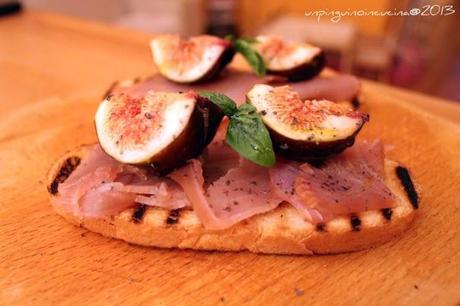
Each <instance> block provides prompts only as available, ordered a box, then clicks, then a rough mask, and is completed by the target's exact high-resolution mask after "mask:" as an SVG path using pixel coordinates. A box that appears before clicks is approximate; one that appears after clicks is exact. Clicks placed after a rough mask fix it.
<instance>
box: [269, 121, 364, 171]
mask: <svg viewBox="0 0 460 306" xmlns="http://www.w3.org/2000/svg"><path fill="white" fill-rule="evenodd" d="M366 121H367V118H366V119H365V120H363V121H362V123H361V125H360V126H359V128H358V129H356V130H355V131H354V132H353V134H351V135H350V136H348V137H345V138H341V139H337V140H333V141H323V142H315V141H308V140H295V139H291V138H288V137H286V136H284V135H281V134H279V133H278V132H276V131H275V130H273V129H272V128H271V127H269V126H267V128H268V131H269V132H270V137H271V139H272V142H273V149H274V150H275V152H276V153H277V154H279V155H280V156H283V157H285V158H287V159H291V160H295V161H300V162H315V161H316V162H317V161H322V160H325V159H326V158H328V157H330V156H332V155H335V154H338V153H340V152H342V151H343V150H345V149H346V148H348V147H351V146H352V145H353V144H354V142H355V138H356V135H358V133H359V132H360V131H361V129H362V127H363V126H364V123H365V122H366Z"/></svg>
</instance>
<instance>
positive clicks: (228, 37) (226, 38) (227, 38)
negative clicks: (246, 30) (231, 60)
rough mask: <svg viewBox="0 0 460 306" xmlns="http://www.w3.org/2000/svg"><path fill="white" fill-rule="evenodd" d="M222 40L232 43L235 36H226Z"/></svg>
mask: <svg viewBox="0 0 460 306" xmlns="http://www.w3.org/2000/svg"><path fill="white" fill-rule="evenodd" d="M224 39H225V40H228V41H231V42H234V41H235V35H233V34H227V35H225V37H224Z"/></svg>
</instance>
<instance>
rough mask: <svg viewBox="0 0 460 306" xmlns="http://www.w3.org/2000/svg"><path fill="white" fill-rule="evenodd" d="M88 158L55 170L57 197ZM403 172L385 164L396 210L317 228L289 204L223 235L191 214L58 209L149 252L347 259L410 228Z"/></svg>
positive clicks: (70, 157) (51, 180)
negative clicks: (81, 213)
mask: <svg viewBox="0 0 460 306" xmlns="http://www.w3.org/2000/svg"><path fill="white" fill-rule="evenodd" d="M85 153H86V148H85V147H80V148H77V149H75V150H73V151H71V152H68V153H67V154H66V155H65V156H63V157H62V158H61V159H59V160H58V161H56V162H55V163H54V164H53V166H52V168H51V170H50V172H49V173H48V179H47V182H48V191H49V192H50V196H51V197H53V196H54V194H53V191H56V190H57V186H56V184H59V183H60V182H62V180H63V179H64V180H65V178H63V176H65V175H67V176H68V174H70V172H71V171H70V172H69V171H68V170H69V167H72V165H75V167H77V166H78V163H76V162H75V161H76V160H79V159H81V158H83V157H84V155H85ZM69 165H70V166H69ZM398 166H399V165H398V164H397V163H396V162H393V161H389V160H386V161H385V172H386V183H387V185H388V187H389V188H390V189H391V190H392V192H393V193H394V194H395V196H396V203H397V204H396V206H395V207H393V208H391V209H390V208H388V209H383V210H375V211H367V212H363V213H358V214H353V215H350V216H341V217H337V218H335V219H333V220H331V221H329V222H327V223H324V224H318V225H316V226H315V225H313V224H312V223H310V222H308V221H306V220H305V219H304V218H303V216H302V215H301V214H300V213H299V212H297V210H296V209H294V208H293V207H292V206H291V205H289V204H288V203H282V204H281V205H280V206H279V207H278V208H276V209H275V210H273V211H270V212H268V213H264V214H261V215H256V216H253V217H251V218H249V219H247V220H244V221H242V222H240V223H238V224H236V225H234V226H232V227H231V228H229V229H226V230H221V231H211V230H206V229H205V228H204V227H203V226H202V224H201V223H200V221H199V219H198V217H197V216H196V214H195V213H194V212H193V210H189V209H182V210H172V211H170V210H167V209H162V208H156V207H147V206H140V207H138V208H135V209H128V210H125V211H123V212H122V213H120V214H119V215H117V216H113V217H110V218H101V219H87V218H83V219H80V218H79V217H77V216H75V215H73V214H71V213H69V212H67V211H65V210H63V209H62V208H60V207H57V206H56V205H53V208H54V209H55V210H56V212H57V213H58V214H60V215H61V216H63V217H64V218H65V219H67V220H68V221H70V222H71V223H73V224H75V225H77V226H81V227H84V228H86V229H88V230H90V231H93V232H96V233H100V234H102V235H104V236H107V237H112V238H117V239H122V240H125V241H127V242H129V243H133V244H138V245H144V246H155V247H162V248H181V249H197V250H220V251H241V250H249V251H251V252H256V253H270V254H302V255H311V254H333V253H342V252H350V251H356V250H362V249H366V248H370V247H373V246H376V245H379V244H381V243H384V242H387V241H389V240H390V239H392V238H394V237H395V236H398V235H399V234H401V233H402V232H403V231H404V230H405V229H406V228H407V227H408V226H409V225H410V223H411V221H412V220H413V218H414V215H415V210H416V208H417V203H411V201H410V200H409V198H408V195H407V193H406V191H405V186H403V185H402V181H401V180H400V179H399V178H398V175H397V171H396V169H397V168H398ZM399 169H401V168H399ZM71 170H73V169H71ZM56 182H57V183H56Z"/></svg>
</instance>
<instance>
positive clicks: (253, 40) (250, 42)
mask: <svg viewBox="0 0 460 306" xmlns="http://www.w3.org/2000/svg"><path fill="white" fill-rule="evenodd" d="M238 39H239V40H242V41H245V42H247V43H248V44H255V43H257V42H258V41H257V39H256V38H255V37H249V36H246V37H240V38H238Z"/></svg>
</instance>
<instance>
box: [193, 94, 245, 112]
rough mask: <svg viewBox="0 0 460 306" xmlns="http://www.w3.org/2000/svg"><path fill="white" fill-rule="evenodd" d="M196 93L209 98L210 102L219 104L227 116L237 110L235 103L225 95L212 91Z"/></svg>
mask: <svg viewBox="0 0 460 306" xmlns="http://www.w3.org/2000/svg"><path fill="white" fill-rule="evenodd" d="M198 95H200V96H202V97H205V98H207V99H209V100H210V101H211V102H212V103H214V104H216V105H217V106H219V107H220V109H221V110H222V111H223V112H224V114H225V115H226V116H228V117H230V116H232V115H233V114H234V113H236V111H237V108H236V103H235V102H233V100H232V99H230V98H229V97H227V96H226V95H223V94H220V93H217V92H212V91H200V92H199V93H198Z"/></svg>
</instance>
